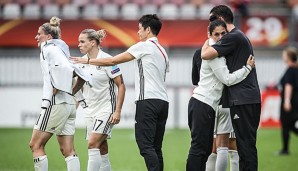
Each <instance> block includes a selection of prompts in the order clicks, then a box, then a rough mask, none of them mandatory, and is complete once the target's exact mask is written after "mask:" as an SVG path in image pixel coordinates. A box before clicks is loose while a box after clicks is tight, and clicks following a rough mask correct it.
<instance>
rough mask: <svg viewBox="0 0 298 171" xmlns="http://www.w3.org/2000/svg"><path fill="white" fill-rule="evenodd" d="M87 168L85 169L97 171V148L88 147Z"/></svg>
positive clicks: (99, 157)
mask: <svg viewBox="0 0 298 171" xmlns="http://www.w3.org/2000/svg"><path fill="white" fill-rule="evenodd" d="M88 156H89V158H88V168H87V171H99V168H100V162H101V155H100V151H99V149H98V148H92V149H88Z"/></svg>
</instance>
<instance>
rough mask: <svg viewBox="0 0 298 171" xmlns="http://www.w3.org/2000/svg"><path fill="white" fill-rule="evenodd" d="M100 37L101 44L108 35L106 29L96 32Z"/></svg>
mask: <svg viewBox="0 0 298 171" xmlns="http://www.w3.org/2000/svg"><path fill="white" fill-rule="evenodd" d="M96 32H97V34H98V36H99V40H100V42H101V41H102V40H103V39H104V38H105V37H106V36H107V33H106V31H105V30H104V29H101V30H98V31H96Z"/></svg>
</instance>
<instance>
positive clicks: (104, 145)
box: [99, 141, 109, 155]
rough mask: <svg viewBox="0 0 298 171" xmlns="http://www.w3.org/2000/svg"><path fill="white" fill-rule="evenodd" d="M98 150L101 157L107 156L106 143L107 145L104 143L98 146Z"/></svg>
mask: <svg viewBox="0 0 298 171" xmlns="http://www.w3.org/2000/svg"><path fill="white" fill-rule="evenodd" d="M99 149H100V154H101V155H105V154H107V153H108V152H109V148H108V143H107V142H106V141H104V142H103V143H102V144H101V145H100V147H99Z"/></svg>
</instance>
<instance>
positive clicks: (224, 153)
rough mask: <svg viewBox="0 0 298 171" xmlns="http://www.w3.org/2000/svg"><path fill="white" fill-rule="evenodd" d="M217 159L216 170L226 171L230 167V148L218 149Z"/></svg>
mask: <svg viewBox="0 0 298 171" xmlns="http://www.w3.org/2000/svg"><path fill="white" fill-rule="evenodd" d="M216 153H217V159H216V166H215V168H216V170H220V171H226V170H227V167H228V157H229V148H228V147H218V148H217V149H216Z"/></svg>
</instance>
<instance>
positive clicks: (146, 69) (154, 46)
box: [127, 37, 169, 101]
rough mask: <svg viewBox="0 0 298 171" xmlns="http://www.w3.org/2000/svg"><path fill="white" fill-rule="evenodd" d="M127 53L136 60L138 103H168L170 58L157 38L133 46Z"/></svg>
mask: <svg viewBox="0 0 298 171" xmlns="http://www.w3.org/2000/svg"><path fill="white" fill-rule="evenodd" d="M127 52H128V53H130V54H131V55H132V56H134V57H135V58H136V62H135V90H136V101H138V100H144V99H161V100H164V101H168V95H167V91H166V84H165V79H166V72H167V71H168V66H169V65H168V63H169V58H168V55H167V53H166V51H165V50H164V48H163V47H162V46H161V45H160V44H159V43H158V40H157V38H156V37H153V38H150V39H148V40H146V41H145V42H139V43H137V44H135V45H133V46H131V47H130V48H129V49H128V50H127Z"/></svg>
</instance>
